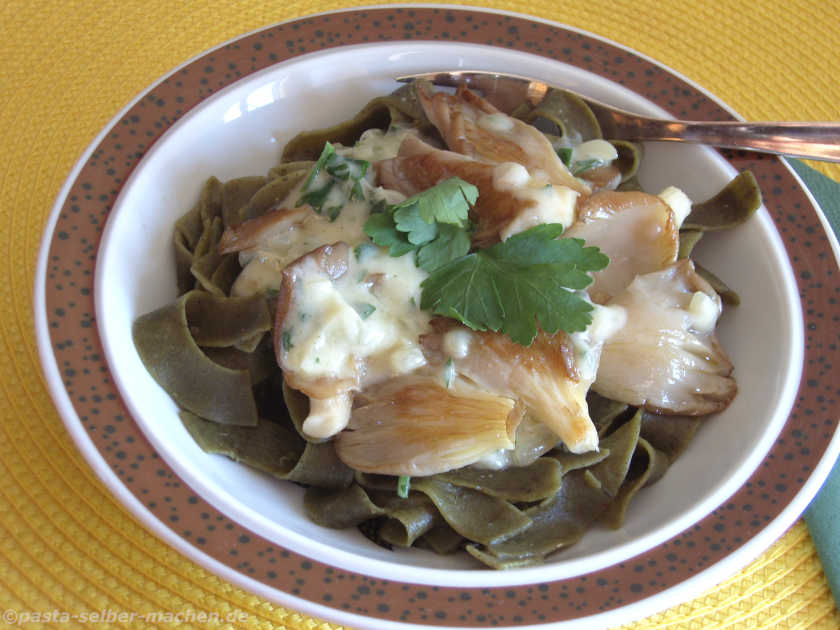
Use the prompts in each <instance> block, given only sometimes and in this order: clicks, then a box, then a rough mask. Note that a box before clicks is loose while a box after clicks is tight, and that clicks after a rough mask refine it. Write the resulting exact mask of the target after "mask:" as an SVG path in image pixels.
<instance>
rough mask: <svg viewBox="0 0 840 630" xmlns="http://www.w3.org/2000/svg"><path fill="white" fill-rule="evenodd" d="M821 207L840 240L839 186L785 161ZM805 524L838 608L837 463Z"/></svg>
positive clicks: (839, 507) (839, 530)
mask: <svg viewBox="0 0 840 630" xmlns="http://www.w3.org/2000/svg"><path fill="white" fill-rule="evenodd" d="M788 162H789V163H790V165H791V166H792V167H793V169H794V170H795V171H796V172H797V173H798V174H799V176H800V177H801V178H802V180H803V181H804V182H805V185H806V186H808V189H809V190H810V191H811V193H812V194H813V195H814V198H815V199H816V200H817V202H818V203H819V204H820V207H821V208H822V210H823V212H824V213H825V216H826V217H827V218H828V222H829V223H830V224H831V227H832V228H833V229H834V233H835V234H836V235H838V237H840V184H838V183H837V182H835V181H834V180H833V179H831V178H829V177H826V176H825V175H823V174H822V173H820V172H819V171H816V170H814V169H813V168H811V167H810V166H808V165H807V164H805V163H803V162H801V161H799V160H788ZM805 523H807V525H808V531H810V532H811V538H812V539H813V540H814V546H815V547H816V548H817V553H818V554H819V556H820V561H821V562H822V565H823V570H824V571H825V577H826V579H827V580H828V584H829V586H831V592H832V593H834V599H835V601H836V602H837V603H838V605H840V460H838V461H837V462H835V464H834V469H833V470H832V471H831V474H830V475H829V476H828V479H827V480H826V482H825V484H824V485H823V487H822V488H821V489H820V491H819V493H818V494H817V496H816V497H815V498H814V500H813V501H812V502H811V504H810V505H809V506H808V509H807V510H806V511H805Z"/></svg>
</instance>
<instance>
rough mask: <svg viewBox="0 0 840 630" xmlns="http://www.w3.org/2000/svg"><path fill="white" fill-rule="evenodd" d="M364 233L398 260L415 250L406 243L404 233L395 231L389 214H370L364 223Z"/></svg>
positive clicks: (406, 239) (392, 218) (392, 219)
mask: <svg viewBox="0 0 840 630" xmlns="http://www.w3.org/2000/svg"><path fill="white" fill-rule="evenodd" d="M364 231H365V234H367V235H368V236H369V237H370V238H371V240H372V241H373V242H374V243H376V244H377V245H379V246H380V247H387V248H388V253H389V254H391V256H393V257H394V258H399V257H400V256H403V255H404V254H407V253H408V252H411V251H414V249H415V248H416V246H415V245H412V244H411V243H409V242H408V237H407V236H406V235H405V233H404V232H400V231H398V230H397V224H396V222H395V221H394V217H393V215H392V214H390V213H389V212H376V213H374V214H371V215H370V217H369V218H368V220H367V221H365V225H364Z"/></svg>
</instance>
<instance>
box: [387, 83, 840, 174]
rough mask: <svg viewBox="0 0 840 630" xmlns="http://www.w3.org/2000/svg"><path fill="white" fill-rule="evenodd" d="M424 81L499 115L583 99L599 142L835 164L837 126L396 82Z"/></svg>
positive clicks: (538, 87)
mask: <svg viewBox="0 0 840 630" xmlns="http://www.w3.org/2000/svg"><path fill="white" fill-rule="evenodd" d="M420 79H425V80H427V81H430V82H432V83H434V84H435V85H441V86H448V87H458V86H461V85H463V86H466V87H469V88H471V89H475V90H477V91H479V92H481V93H482V94H483V95H484V97H485V98H486V99H487V100H488V101H490V102H491V103H492V104H493V105H495V106H496V107H498V108H499V109H500V110H502V111H507V112H509V111H511V110H512V109H513V108H514V107H515V106H516V105H519V104H521V103H523V102H525V101H527V102H529V103H531V104H532V105H538V104H539V103H540V102H542V100H543V99H544V98H545V96H546V94H548V91H549V90H550V89H552V88H553V89H560V90H563V91H565V92H566V93H569V94H573V95H574V96H577V97H578V98H580V99H582V100H583V101H584V102H585V103H586V104H587V105H588V106H589V108H590V109H591V110H592V113H593V115H594V116H595V118H596V120H597V121H598V124H599V125H600V126H601V131H602V134H603V136H604V138H608V139H610V140H636V141H667V142H691V143H697V144H708V145H711V146H716V147H722V148H727V149H742V150H747V151H759V152H761V153H772V154H775V155H787V156H790V157H798V158H805V159H810V160H825V161H829V162H840V122H741V121H726V122H717V121H714V122H710V121H681V120H667V119H660V118H651V117H648V116H641V115H639V114H634V113H633V112H629V111H627V110H623V109H619V108H617V107H612V106H611V105H607V104H606V103H602V102H600V101H597V100H594V99H592V98H589V97H588V96H584V95H582V94H578V93H577V92H573V91H571V90H566V89H564V88H560V87H556V86H552V85H550V84H548V83H545V82H543V81H539V80H537V79H532V78H529V77H522V76H517V75H514V74H502V73H497V72H484V71H475V70H457V71H444V72H425V73H421V74H411V75H403V76H401V77H398V78H397V81H400V82H409V81H415V80H420Z"/></svg>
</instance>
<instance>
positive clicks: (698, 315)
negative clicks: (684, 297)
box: [686, 291, 721, 334]
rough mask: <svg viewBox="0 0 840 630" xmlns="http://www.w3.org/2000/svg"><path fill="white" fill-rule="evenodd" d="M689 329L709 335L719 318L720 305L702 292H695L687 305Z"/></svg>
mask: <svg viewBox="0 0 840 630" xmlns="http://www.w3.org/2000/svg"><path fill="white" fill-rule="evenodd" d="M686 310H687V311H688V315H689V318H690V320H691V327H692V328H693V329H694V330H696V331H697V332H699V333H701V334H704V333H710V332H712V331H713V330H714V329H715V326H716V325H717V320H718V318H719V317H720V312H721V308H720V304H719V303H718V302H716V301H715V300H713V299H712V298H710V297H709V296H708V295H706V294H705V293H703V292H702V291H695V292H694V295H692V296H691V300H690V301H689V303H688V308H687V309H686Z"/></svg>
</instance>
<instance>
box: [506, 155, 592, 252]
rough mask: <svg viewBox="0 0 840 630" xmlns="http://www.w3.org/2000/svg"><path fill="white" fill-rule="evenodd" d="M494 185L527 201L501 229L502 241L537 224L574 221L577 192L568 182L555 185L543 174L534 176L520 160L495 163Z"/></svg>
mask: <svg viewBox="0 0 840 630" xmlns="http://www.w3.org/2000/svg"><path fill="white" fill-rule="evenodd" d="M493 187H494V188H495V189H496V190H500V191H503V192H509V193H512V194H513V196H514V197H515V198H516V199H518V200H520V201H523V202H526V203H524V204H523V205H524V208H523V210H522V211H521V212H520V213H519V214H517V215H516V217H514V219H513V220H512V221H510V223H508V224H507V225H506V226H505V227H504V228H503V229H502V230H501V231H500V232H499V237H500V238H501V239H502V240H503V241H504V240H507V239H508V238H510V237H511V236H513V235H514V234H519V233H520V232H524V231H525V230H527V229H529V228H532V227H534V226H535V225H541V224H543V223H562V224H563V226H565V227H568V226H570V225H571V224H572V222H573V221H574V218H575V203H576V201H577V197H578V193H577V192H576V191H574V190H572V189H571V188H568V187H566V186H554V185H552V184H549V183H547V182H546V180H545V179H543V178H538V177H532V176H531V175H530V174H529V173H528V170H527V169H526V168H525V167H524V166H522V165H521V164H517V163H516V162H503V163H502V164H499V165H498V166H496V168H494V169H493Z"/></svg>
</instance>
